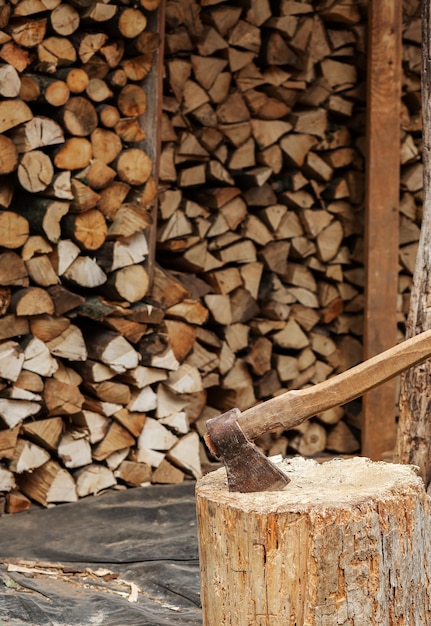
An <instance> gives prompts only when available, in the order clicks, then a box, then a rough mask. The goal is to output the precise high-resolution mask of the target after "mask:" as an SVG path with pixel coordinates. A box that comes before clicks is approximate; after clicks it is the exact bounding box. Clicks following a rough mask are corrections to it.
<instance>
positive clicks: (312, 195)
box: [158, 0, 366, 455]
mask: <svg viewBox="0 0 431 626" xmlns="http://www.w3.org/2000/svg"><path fill="white" fill-rule="evenodd" d="M362 10H363V11H364V13H362ZM365 17H366V7H365V6H362V5H361V3H350V2H348V3H346V2H344V1H334V0H330V1H326V0H322V1H318V2H291V1H289V0H279V1H277V2H271V3H270V2H269V0H245V1H244V2H241V3H238V2H233V1H232V2H219V1H214V0H200V2H199V1H198V0H188V1H187V2H183V1H182V2H179V1H175V0H172V1H170V2H168V3H167V10H166V30H167V32H166V38H165V47H166V52H165V59H166V69H165V92H164V93H165V98H164V112H163V126H162V140H163V150H162V155H161V167H160V179H161V181H162V183H163V185H164V189H163V191H162V193H161V198H160V216H159V224H158V251H159V252H158V257H159V260H160V262H161V263H162V264H163V265H164V266H165V267H169V268H171V270H172V271H173V272H175V273H176V276H177V277H178V278H179V279H180V280H183V282H184V284H187V285H188V287H189V288H190V289H192V290H193V292H194V293H195V294H196V295H199V296H200V297H201V301H202V302H203V303H204V304H205V307H206V308H207V310H208V312H209V320H208V323H207V324H206V325H205V328H204V329H203V328H202V327H200V324H201V323H202V322H201V320H200V319H196V320H194V319H193V318H192V316H189V314H188V313H187V314H186V313H184V317H183V321H185V322H188V323H189V325H190V324H192V323H195V324H196V342H195V344H194V347H193V348H192V350H191V352H190V353H189V355H188V356H187V358H186V361H185V362H186V363H188V364H190V365H194V366H197V367H198V368H199V370H200V372H201V373H202V380H203V385H204V387H205V388H206V389H207V393H208V403H207V404H208V407H211V409H210V408H208V407H207V409H206V411H205V412H204V413H205V418H206V417H207V416H208V415H213V414H216V413H220V412H221V411H225V410H226V409H228V408H230V407H232V406H238V407H239V408H240V409H245V408H247V407H249V406H251V405H253V404H255V403H257V402H259V401H262V400H264V399H266V398H269V397H271V396H273V395H275V394H278V393H280V392H282V391H285V390H286V389H291V388H301V387H304V386H306V385H310V384H314V383H317V382H319V381H322V380H325V379H326V378H328V377H329V376H331V375H333V374H336V373H337V372H339V371H342V370H344V369H346V368H347V367H350V366H351V365H353V364H355V363H357V362H359V361H360V360H361V359H362V346H361V335H362V327H363V315H362V311H363V286H364V270H363V265H362V261H363V257H362V248H363V208H364V184H365V183H364V148H365V146H364V133H365V96H366V89H365V66H366V61H365V28H366V24H365ZM194 275H196V276H197V278H196V279H194V278H193V276H194ZM185 277H187V280H186V279H185ZM168 312H169V311H168ZM356 409H357V407H356V405H355V406H353V407H351V410H349V412H348V414H347V415H346V411H345V409H336V410H333V411H328V412H327V413H325V414H324V415H319V416H316V418H315V419H312V420H311V421H310V422H309V423H307V424H304V425H303V427H301V429H299V430H296V431H292V432H289V433H282V432H279V433H275V434H274V433H273V434H272V435H270V436H268V437H267V438H262V439H261V440H259V442H258V443H259V444H260V445H261V446H262V447H263V448H264V449H265V451H266V452H267V453H268V454H274V453H280V452H281V453H283V454H285V453H286V452H288V453H292V452H299V453H300V454H304V455H312V454H321V453H322V452H324V451H325V450H326V451H331V452H336V453H342V454H344V453H345V454H349V453H352V452H356V451H358V449H359V441H358V432H357V426H358V415H357V411H356ZM203 421H204V420H203V419H202V420H199V422H198V427H199V426H200V425H201V424H203ZM352 427H353V428H352Z"/></svg>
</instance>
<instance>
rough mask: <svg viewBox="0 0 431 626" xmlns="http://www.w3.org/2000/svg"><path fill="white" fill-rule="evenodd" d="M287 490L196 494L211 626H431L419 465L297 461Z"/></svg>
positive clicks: (428, 539)
mask: <svg viewBox="0 0 431 626" xmlns="http://www.w3.org/2000/svg"><path fill="white" fill-rule="evenodd" d="M281 467H283V468H285V471H286V472H287V474H288V476H289V477H290V478H291V482H290V483H289V485H287V487H286V488H285V490H283V491H278V492H277V491H275V492H262V493H250V494H242V493H230V492H229V491H228V489H227V486H226V484H225V480H226V473H225V470H224V468H222V469H220V470H217V471H216V472H212V473H210V474H207V475H206V476H205V477H204V478H203V479H201V480H200V481H199V482H198V485H197V489H196V497H197V513H198V526H199V549H200V562H201V598H202V605H203V625H204V626H220V624H224V625H225V626H249V625H250V624H253V625H254V626H286V625H287V624H292V625H294V624H297V625H298V626H299V625H301V624H307V626H317V625H319V626H333V625H334V624H345V625H347V624H369V625H371V624H376V625H377V624H378V625H379V626H390V625H391V624H397V626H407V625H409V626H413V625H419V624H423V625H424V626H425V624H428V623H429V615H430V614H431V597H430V596H429V594H428V581H429V579H430V575H431V561H430V559H429V558H428V555H429V554H430V550H431V517H430V503H429V499H428V496H427V495H426V493H425V490H424V487H423V482H422V480H421V479H420V478H418V477H417V476H416V475H415V473H414V471H413V469H412V468H411V467H408V466H403V465H395V464H393V465H392V464H387V463H374V462H372V461H370V460H369V459H364V458H354V459H348V460H341V459H337V460H332V461H329V462H328V463H323V464H318V463H317V462H316V461H314V460H310V459H309V460H305V459H303V458H294V459H292V460H291V462H290V463H289V462H287V461H285V462H284V463H283V464H282V465H281Z"/></svg>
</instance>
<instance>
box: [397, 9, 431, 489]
mask: <svg viewBox="0 0 431 626" xmlns="http://www.w3.org/2000/svg"><path fill="white" fill-rule="evenodd" d="M430 27H431V3H430V0H423V2H422V81H421V83H422V85H421V86H422V129H423V130H422V134H423V149H422V151H423V152H422V160H423V166H424V188H423V205H422V206H423V209H422V211H423V212H422V226H421V236H420V240H419V248H418V253H417V257H416V266H415V271H414V276H413V288H412V293H411V300H410V311H409V318H408V322H407V336H408V337H412V336H413V335H415V334H417V333H420V332H422V331H424V330H427V329H428V328H431V309H430V294H431V246H430V237H431V60H430V52H431V36H430ZM430 373H431V361H429V360H428V361H426V362H425V363H422V365H420V366H416V367H415V368H412V369H411V370H409V371H407V372H406V373H405V374H404V375H403V377H402V379H401V397H400V419H399V425H398V440H397V454H398V459H399V461H400V462H402V463H414V464H415V465H418V466H419V467H420V473H421V476H422V478H423V479H424V482H425V485H426V486H428V485H429V484H430V482H431V418H430V412H429V380H430Z"/></svg>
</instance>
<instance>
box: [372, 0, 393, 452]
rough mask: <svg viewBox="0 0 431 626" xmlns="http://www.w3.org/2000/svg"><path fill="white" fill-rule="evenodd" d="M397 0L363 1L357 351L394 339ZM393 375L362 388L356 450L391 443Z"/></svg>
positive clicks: (387, 446) (378, 448)
mask: <svg viewBox="0 0 431 626" xmlns="http://www.w3.org/2000/svg"><path fill="white" fill-rule="evenodd" d="M401 26H402V1H401V0H370V4H369V21H368V101H367V140H368V142H367V176H366V180H367V183H366V189H367V198H366V224H365V244H366V245H365V266H366V289H365V328H364V357H365V358H369V357H371V356H373V355H375V354H377V353H379V352H381V351H383V350H385V349H386V348H388V347H390V346H392V345H394V344H395V343H396V335H397V323H396V305H397V294H398V220H399V217H398V208H399V186H400V173H399V172H400V99H401V42H402V40H401ZM395 384H396V383H395V381H391V382H389V383H386V384H385V385H383V386H381V387H378V388H376V389H375V390H373V391H370V392H369V393H367V394H366V395H365V397H364V403H363V425H362V454H363V455H364V456H368V457H370V458H371V459H374V460H378V459H380V458H381V455H382V453H383V452H385V451H388V450H392V449H393V448H394V444H395Z"/></svg>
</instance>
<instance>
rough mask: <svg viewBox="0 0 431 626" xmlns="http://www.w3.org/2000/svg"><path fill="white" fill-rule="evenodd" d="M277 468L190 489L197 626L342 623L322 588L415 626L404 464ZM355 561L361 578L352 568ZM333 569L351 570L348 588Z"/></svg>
mask: <svg viewBox="0 0 431 626" xmlns="http://www.w3.org/2000/svg"><path fill="white" fill-rule="evenodd" d="M301 6H304V5H303V4H301ZM282 466H283V465H282ZM284 467H285V471H286V475H287V476H288V477H289V479H291V482H290V483H289V485H288V486H287V488H286V489H284V490H282V491H272V492H266V493H265V492H263V493H253V494H243V493H229V492H228V489H227V486H226V472H225V470H224V469H222V470H218V471H217V472H212V473H210V474H208V475H207V476H206V477H205V478H204V479H202V480H201V481H200V483H199V484H198V487H197V490H196V496H197V511H198V527H199V545H200V550H201V552H200V555H201V576H202V579H201V592H202V594H201V595H202V605H203V624H204V625H205V626H210V624H222V623H225V624H230V625H232V626H233V624H236V625H238V626H243V625H244V626H245V625H246V624H253V623H258V621H259V620H260V619H261V618H262V616H264V619H265V620H269V621H273V620H276V621H278V622H279V623H285V624H286V623H289V621H292V620H296V621H297V623H298V619H299V620H301V622H302V623H304V624H305V623H306V624H310V625H313V626H314V625H316V626H317V624H319V623H322V621H321V617H322V613H324V612H326V614H328V611H329V612H330V620H331V622H332V623H333V622H334V620H336V621H337V620H338V621H343V620H344V618H345V617H344V616H345V610H346V606H345V604H344V602H341V603H337V602H334V603H330V606H328V598H329V597H330V593H331V592H330V589H336V590H337V593H339V592H340V593H342V597H343V598H344V599H345V600H346V601H347V602H348V603H349V611H350V612H351V614H352V615H358V616H360V619H361V620H362V619H365V620H367V621H368V622H370V621H371V622H372V620H373V619H374V618H375V616H376V615H378V616H379V620H381V621H383V622H384V621H388V620H389V621H390V619H391V617H390V616H391V615H393V611H394V610H397V609H396V606H400V603H401V605H402V606H405V607H408V610H409V611H410V614H411V615H412V616H413V619H414V621H415V623H418V624H420V623H424V620H425V623H426V620H427V615H428V611H429V600H428V598H427V595H426V591H425V589H426V582H425V581H426V580H427V579H428V576H429V567H430V565H429V561H428V558H427V554H428V551H429V545H428V544H429V526H430V517H429V502H428V501H427V496H426V493H425V490H424V487H423V483H422V481H421V479H419V478H418V477H417V476H416V475H415V474H414V472H413V471H412V470H411V469H410V468H408V467H406V466H401V465H394V464H389V463H387V464H382V463H374V464H373V463H371V462H370V461H369V460H368V459H361V458H356V459H348V460H339V459H338V460H333V461H330V462H329V463H322V464H318V463H316V462H315V461H312V460H304V459H301V458H298V459H292V461H291V462H290V463H286V464H285V465H284ZM352 505H353V506H352ZM355 505H356V506H355ZM412 515H413V517H414V518H415V521H414V523H413V524H407V523H406V520H407V518H409V519H410V517H411V516H412ZM233 520H234V521H233ZM230 524H232V527H230V526H229V525H230ZM388 524H389V528H388ZM226 526H228V527H229V528H230V531H229V532H226ZM407 527H408V528H409V529H410V531H408V534H409V543H410V545H411V546H412V550H410V551H409V552H408V554H405V553H404V551H403V548H402V546H403V545H404V541H405V533H406V528H407ZM269 529H271V532H269ZM388 530H389V535H388ZM359 536H360V537H361V540H360V541H359V540H358V537H359ZM389 536H390V539H389ZM424 537H425V540H424ZM395 538H396V539H395ZM304 542H305V543H307V544H308V545H307V546H306V547H304ZM364 542H365V544H366V545H364ZM376 546H378V548H376ZM358 558H360V559H361V564H362V565H361V567H362V566H363V567H365V568H366V570H367V572H369V574H368V575H367V576H366V577H365V578H364V577H363V576H361V575H359V574H358V572H357V571H356V570H355V566H356V564H357V563H358ZM340 559H341V562H342V563H343V565H341V563H340ZM226 560H227V561H228V563H226ZM287 565H288V566H287ZM286 566H287V567H286ZM412 568H413V569H414V571H415V572H416V573H417V576H419V578H420V580H422V581H423V582H422V583H421V584H420V585H419V587H418V589H419V590H420V592H419V593H418V594H415V596H414V598H413V597H412V596H411V594H410V593H409V592H408V591H406V585H407V587H408V581H409V580H410V579H411V571H412ZM341 569H342V570H343V571H349V572H355V574H354V580H355V582H354V584H353V585H352V586H351V585H350V583H349V582H347V581H346V580H345V579H344V577H343V576H340V571H341ZM287 571H288V572H289V573H288V574H287ZM394 571H396V575H395V576H393V575H392V574H391V572H394ZM371 572H373V573H371ZM370 584H371V585H372V588H373V589H374V592H373V594H372V596H370ZM394 588H396V589H397V594H396V597H395V598H394V595H393V593H392V591H393V590H394ZM401 596H402V599H401ZM273 623H274V622H273Z"/></svg>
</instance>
